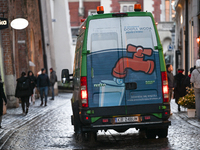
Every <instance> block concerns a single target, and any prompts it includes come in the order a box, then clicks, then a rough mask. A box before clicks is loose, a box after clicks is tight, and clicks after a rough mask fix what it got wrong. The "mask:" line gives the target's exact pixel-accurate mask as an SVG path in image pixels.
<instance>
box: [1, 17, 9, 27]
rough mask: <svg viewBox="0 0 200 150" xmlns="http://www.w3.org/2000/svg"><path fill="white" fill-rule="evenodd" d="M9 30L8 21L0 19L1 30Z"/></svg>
mask: <svg viewBox="0 0 200 150" xmlns="http://www.w3.org/2000/svg"><path fill="white" fill-rule="evenodd" d="M6 28H8V19H7V18H0V30H2V29H6Z"/></svg>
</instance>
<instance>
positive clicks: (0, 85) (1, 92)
mask: <svg viewBox="0 0 200 150" xmlns="http://www.w3.org/2000/svg"><path fill="white" fill-rule="evenodd" d="M3 100H4V102H5V105H7V99H6V96H5V93H4V89H3V83H2V79H1V76H0V128H2V127H1V122H2V116H3Z"/></svg>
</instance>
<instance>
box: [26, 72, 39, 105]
mask: <svg viewBox="0 0 200 150" xmlns="http://www.w3.org/2000/svg"><path fill="white" fill-rule="evenodd" d="M28 78H29V80H30V81H31V92H32V95H31V96H30V98H29V102H31V101H32V102H33V104H35V90H36V88H35V87H36V84H37V78H36V77H35V76H34V74H33V72H32V71H28Z"/></svg>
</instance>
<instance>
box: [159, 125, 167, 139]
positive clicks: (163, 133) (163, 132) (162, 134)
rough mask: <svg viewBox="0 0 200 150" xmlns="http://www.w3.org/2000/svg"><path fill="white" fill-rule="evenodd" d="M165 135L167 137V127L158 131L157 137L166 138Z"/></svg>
mask: <svg viewBox="0 0 200 150" xmlns="http://www.w3.org/2000/svg"><path fill="white" fill-rule="evenodd" d="M167 135H168V127H167V128H163V129H159V130H158V136H159V138H166V137H167Z"/></svg>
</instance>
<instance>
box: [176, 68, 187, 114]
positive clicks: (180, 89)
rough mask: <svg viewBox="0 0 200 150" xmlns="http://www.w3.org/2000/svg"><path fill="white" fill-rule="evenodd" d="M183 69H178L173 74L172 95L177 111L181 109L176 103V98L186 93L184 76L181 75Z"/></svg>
mask: <svg viewBox="0 0 200 150" xmlns="http://www.w3.org/2000/svg"><path fill="white" fill-rule="evenodd" d="M183 71H184V69H178V74H177V75H175V76H174V79H175V88H174V97H175V102H176V103H177V105H178V111H181V108H180V105H179V104H178V100H179V98H180V97H183V96H185V95H186V86H185V85H184V81H185V79H186V76H185V75H183Z"/></svg>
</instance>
